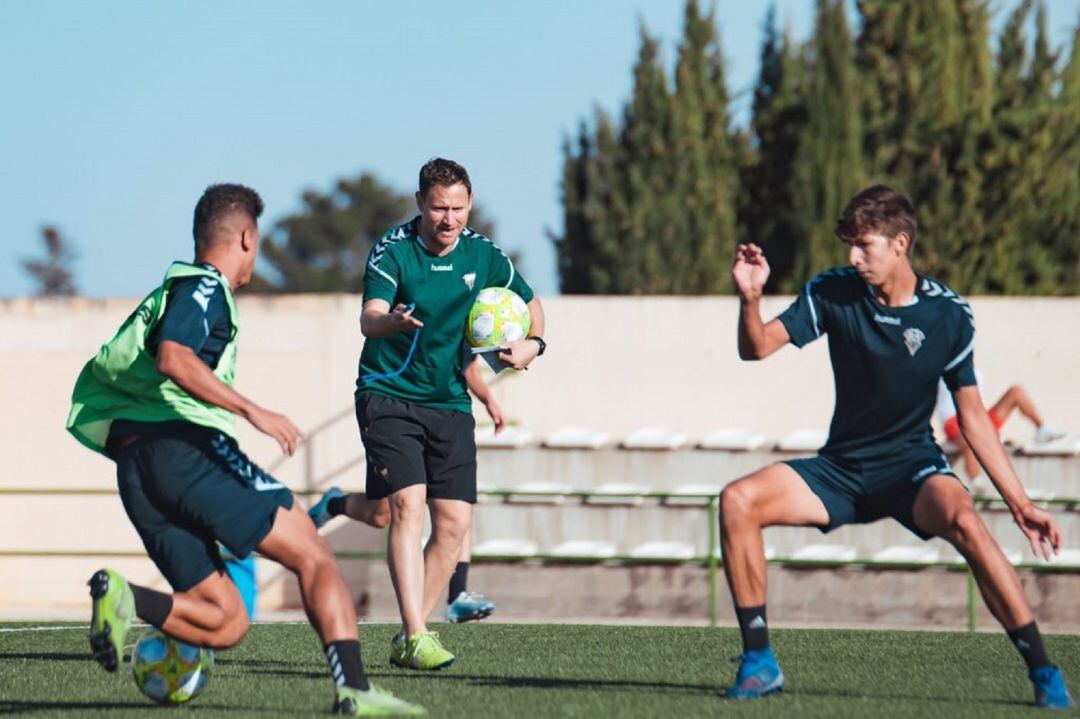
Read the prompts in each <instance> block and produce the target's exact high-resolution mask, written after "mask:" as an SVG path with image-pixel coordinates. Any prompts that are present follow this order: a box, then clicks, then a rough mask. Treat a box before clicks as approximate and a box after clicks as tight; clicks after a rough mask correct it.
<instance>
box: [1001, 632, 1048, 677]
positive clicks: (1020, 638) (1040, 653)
mask: <svg viewBox="0 0 1080 719" xmlns="http://www.w3.org/2000/svg"><path fill="white" fill-rule="evenodd" d="M1008 634H1009V639H1011V640H1012V643H1013V646H1015V647H1016V648H1017V649H1018V650H1019V651H1020V656H1022V657H1023V658H1024V662H1025V663H1026V664H1027V666H1028V669H1034V668H1036V667H1045V666H1046V665H1048V664H1049V663H1050V657H1048V656H1046V647H1045V646H1043V640H1042V635H1041V634H1039V627H1038V626H1037V625H1036V624H1035V622H1031V623H1030V624H1025V625H1024V626H1022V627H1018V628H1016V629H1010V630H1009V632H1008Z"/></svg>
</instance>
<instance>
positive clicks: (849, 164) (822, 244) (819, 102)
mask: <svg viewBox="0 0 1080 719" xmlns="http://www.w3.org/2000/svg"><path fill="white" fill-rule="evenodd" d="M859 106H860V96H859V91H858V84H857V78H856V75H855V64H854V44H853V40H852V37H851V30H850V28H849V27H848V23H847V17H846V13H845V10H844V0H818V4H817V15H816V19H815V25H814V36H813V39H812V41H811V46H810V57H809V69H808V76H807V81H806V124H805V126H804V127H803V130H802V133H801V137H800V139H799V145H798V150H797V152H796V156H795V162H794V164H793V167H792V179H793V181H794V183H795V184H794V187H793V192H792V201H793V206H794V218H793V219H794V223H795V226H796V227H797V228H798V229H797V233H798V234H797V241H798V243H799V244H798V245H797V252H796V255H795V269H794V276H795V277H796V278H800V280H801V281H805V280H807V279H809V278H810V277H812V276H813V275H815V274H817V273H818V272H821V271H822V270H824V269H827V268H829V267H833V266H835V265H842V264H846V262H847V250H846V248H845V246H844V245H843V244H842V243H841V242H840V241H839V240H838V239H837V238H836V235H835V234H834V226H835V221H836V216H837V214H839V212H840V209H841V208H842V207H843V206H844V203H846V202H847V200H848V199H849V198H850V197H851V196H852V195H853V194H855V192H857V191H858V190H859V189H860V187H861V186H862V183H863V176H864V175H863V157H862V134H861V133H862V128H861V126H860V122H859V116H860V113H859Z"/></svg>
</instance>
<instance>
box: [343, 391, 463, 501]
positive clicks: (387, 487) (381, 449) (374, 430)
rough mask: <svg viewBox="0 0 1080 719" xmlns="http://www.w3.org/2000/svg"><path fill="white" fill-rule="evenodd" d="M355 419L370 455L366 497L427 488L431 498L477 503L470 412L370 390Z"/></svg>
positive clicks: (359, 401) (380, 496) (386, 495)
mask: <svg viewBox="0 0 1080 719" xmlns="http://www.w3.org/2000/svg"><path fill="white" fill-rule="evenodd" d="M356 421H357V423H358V424H359V425H360V439H361V440H363V442H364V451H365V452H366V453H367V496H369V497H371V498H372V499H382V498H383V497H388V496H390V495H391V494H393V493H394V492H396V491H398V490H399V489H404V488H405V487H409V486H411V485H414V484H427V496H428V499H458V500H461V501H462V502H469V503H470V504H473V503H475V502H476V436H475V434H474V432H475V430H476V420H474V419H473V416H472V415H471V414H467V413H465V412H459V411H457V410H453V409H432V408H431V407H424V406H421V405H417V404H412V403H411V402H404V401H402V400H398V399H391V398H389V397H383V396H381V395H377V394H371V393H369V392H368V393H364V394H361V395H360V397H359V398H358V399H357V401H356Z"/></svg>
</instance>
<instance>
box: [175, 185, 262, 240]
mask: <svg viewBox="0 0 1080 719" xmlns="http://www.w3.org/2000/svg"><path fill="white" fill-rule="evenodd" d="M238 211H239V212H244V213H246V214H247V216H248V217H250V218H251V219H252V220H253V221H254V220H258V219H259V215H261V214H262V211H263V201H262V198H261V197H259V193H258V192H255V190H253V189H251V188H250V187H245V186H244V185H235V184H229V183H222V184H219V185H210V187H207V188H206V191H205V192H203V194H202V197H200V198H199V201H198V203H196V205H195V220H194V222H193V223H192V228H191V232H192V234H193V235H194V236H195V249H196V250H199V249H201V248H204V247H209V246H210V245H211V244H212V243H213V241H214V237H213V235H214V225H215V223H217V222H218V220H220V219H221V218H223V217H225V216H226V215H228V214H229V213H231V212H238Z"/></svg>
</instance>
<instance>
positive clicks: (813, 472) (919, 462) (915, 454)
mask: <svg viewBox="0 0 1080 719" xmlns="http://www.w3.org/2000/svg"><path fill="white" fill-rule="evenodd" d="M784 464H786V465H788V466H789V467H791V468H792V469H794V470H795V471H796V472H798V473H799V476H800V477H802V479H803V481H805V482H806V484H807V485H808V486H809V487H810V490H811V491H812V492H813V493H814V494H816V495H817V496H818V498H819V499H821V502H822V503H823V504H824V505H825V509H826V510H828V512H829V523H828V524H827V525H825V526H823V527H820V529H821V531H822V532H831V531H832V530H834V529H836V528H838V527H842V526H844V525H846V524H868V523H870V522H876V521H877V520H879V519H883V518H885V517H892V518H893V519H895V520H896V521H898V522H900V524H902V525H904V526H905V527H907V528H908V529H909V530H910V531H911V532H912V533H914V534H915V535H916V536H918V537H919V538H920V539H924V540H925V539H929V538H930V536H931V535H929V534H927V533H926V532H924V531H922V530H921V529H919V528H918V527H916V526H915V519H914V517H913V509H914V506H915V497H916V495H918V493H919V488H920V487H922V484H923V482H925V481H926V480H927V479H929V478H930V477H933V476H934V475H935V474H945V475H949V476H952V477H956V474H955V473H954V472H953V470H952V468H951V467H950V466H949V462H948V460H947V459H945V455H944V454H942V452H941V450H940V449H939V448H938V447H937V446H936V445H932V446H929V447H919V448H915V449H911V450H908V451H905V452H902V453H900V455H899V456H895V455H894V456H885V457H880V458H874V459H852V458H845V457H838V456H831V455H823V454H819V455H818V456H816V457H810V458H808V459H793V460H789V461H786V462H784ZM956 481H957V482H959V481H960V479H959V478H957V480H956Z"/></svg>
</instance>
